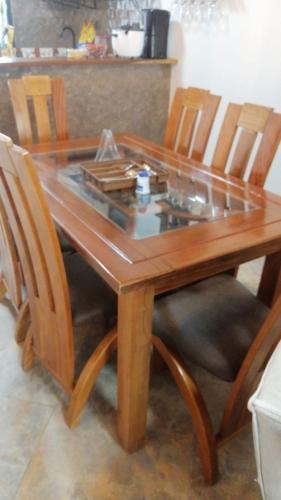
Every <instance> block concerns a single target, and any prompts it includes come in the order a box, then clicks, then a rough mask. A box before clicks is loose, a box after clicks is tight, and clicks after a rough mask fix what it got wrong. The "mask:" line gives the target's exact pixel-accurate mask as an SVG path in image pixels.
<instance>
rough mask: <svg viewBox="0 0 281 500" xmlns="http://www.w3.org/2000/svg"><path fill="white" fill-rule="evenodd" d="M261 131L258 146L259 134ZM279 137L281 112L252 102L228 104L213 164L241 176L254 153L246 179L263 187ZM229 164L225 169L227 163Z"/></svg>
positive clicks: (222, 170)
mask: <svg viewBox="0 0 281 500" xmlns="http://www.w3.org/2000/svg"><path fill="white" fill-rule="evenodd" d="M261 134H262V137H261V142H260V144H259V145H258V144H257V139H258V136H259V135H261ZM280 140H281V114H279V113H275V112H273V109H272V108H267V107H265V106H257V105H255V104H244V105H239V104H233V103H230V104H229V105H228V108H227V111H226V114H225V117H224V121H223V124H222V127H221V130H220V133H219V137H218V141H217V144H216V148H215V152H214V156H213V159H212V162H211V165H212V167H214V168H216V169H218V170H220V171H221V172H224V171H226V169H227V171H228V173H229V174H231V175H234V176H235V177H238V178H240V179H243V178H244V174H245V172H246V169H247V166H248V163H249V159H250V158H251V155H252V153H254V152H255V147H256V146H258V148H257V151H256V153H255V157H254V161H253V164H252V166H251V171H250V174H249V177H248V181H249V182H250V183H251V184H254V185H256V186H260V187H262V186H263V185H264V183H265V181H266V177H267V174H268V172H269V169H270V166H271V163H272V161H273V159H274V156H275V154H276V151H277V148H278V146H279V144H280ZM229 160H230V167H229V169H228V162H229Z"/></svg>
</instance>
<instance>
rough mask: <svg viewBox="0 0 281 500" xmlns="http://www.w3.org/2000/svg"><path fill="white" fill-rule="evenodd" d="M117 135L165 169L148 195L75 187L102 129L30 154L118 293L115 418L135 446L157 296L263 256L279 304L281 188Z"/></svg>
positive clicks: (78, 239)
mask: <svg viewBox="0 0 281 500" xmlns="http://www.w3.org/2000/svg"><path fill="white" fill-rule="evenodd" d="M115 139H116V142H117V144H118V147H119V148H121V150H122V151H123V153H122V154H124V155H125V156H126V155H127V157H128V158H129V157H130V156H131V155H132V154H134V155H135V159H136V158H137V159H138V161H139V158H142V159H145V162H146V164H148V165H152V167H151V168H152V170H153V168H154V167H155V165H156V164H157V165H158V166H159V167H160V168H163V169H164V171H165V172H166V173H168V181H167V179H166V182H162V185H160V184H161V183H160V182H159V183H158V184H157V183H156V185H155V186H154V188H153V189H154V191H152V194H151V197H150V196H149V200H147V199H146V200H144V201H143V200H140V199H138V198H136V196H135V195H134V193H131V194H130V193H129V194H128V193H127V194H128V196H127V197H126V196H125V195H124V193H123V194H122V192H121V194H120V192H119V191H118V193H119V194H118V195H116V193H115V195H113V194H112V193H111V192H103V191H102V189H101V190H100V192H98V191H99V189H98V187H97V186H94V188H93V190H92V191H91V187H90V188H89V186H88V187H87V186H84V187H83V189H82V190H81V189H80V188H79V189H78V185H77V182H76V181H77V179H78V177H79V176H78V177H77V170H75V169H77V168H78V170H79V168H80V166H81V164H88V165H89V164H91V162H93V161H94V158H95V154H96V150H97V146H98V144H99V138H98V137H97V138H93V139H80V140H78V139H77V140H70V141H64V142H59V143H55V144H51V145H50V144H49V145H47V144H46V145H44V144H43V145H42V144H41V145H37V146H34V147H33V149H32V154H33V158H34V162H35V164H36V166H37V170H38V174H39V177H40V180H41V183H42V186H43V188H44V191H45V194H46V197H47V201H48V205H49V208H50V211H51V214H52V217H53V219H54V221H55V223H56V224H57V225H58V226H59V227H60V228H61V230H62V231H63V233H64V234H65V236H66V237H67V238H68V240H69V241H70V243H71V244H72V245H73V246H74V248H75V249H76V250H77V251H78V252H79V253H80V254H81V255H82V256H83V257H84V258H85V259H86V261H87V262H88V263H89V264H90V265H91V266H92V267H93V268H94V269H95V270H96V272H97V273H98V274H99V275H100V276H101V277H102V278H103V279H104V280H105V281H106V282H107V283H108V285H109V286H110V287H111V288H112V289H113V290H114V291H115V292H116V294H117V296H118V325H117V329H118V358H117V359H118V363H117V366H118V413H117V419H118V422H117V428H118V436H119V440H120V444H121V446H122V447H123V448H124V449H125V450H126V451H128V452H133V451H135V450H137V449H139V448H140V447H141V446H143V444H144V439H145V431H146V419H147V406H148V394H149V372H150V357H151V335H152V324H153V305H154V300H155V297H156V296H157V295H158V294H161V293H163V292H167V291H172V290H174V289H176V288H178V287H180V286H183V285H187V284H189V283H192V282H195V281H197V280H200V279H203V278H207V277H209V276H211V275H214V274H216V273H220V272H223V271H228V272H231V271H229V270H232V269H234V268H236V267H237V266H238V265H240V264H242V263H244V262H247V261H250V260H252V259H256V258H258V257H262V256H266V259H265V264H264V268H263V272H262V276H261V281H260V285H259V289H258V296H259V297H260V299H261V300H262V301H263V302H264V303H266V304H267V305H271V304H273V302H274V301H275V299H276V297H277V296H278V294H279V293H280V286H281V272H280V271H281V197H279V196H277V195H274V194H272V193H269V192H267V191H265V190H263V189H261V188H256V187H253V186H251V185H250V184H247V183H244V182H243V181H240V180H238V179H235V178H234V177H230V176H228V175H223V174H221V173H219V172H216V171H215V170H212V169H210V168H208V167H206V166H204V165H202V164H200V163H198V162H195V161H191V160H189V159H187V158H185V157H184V156H182V155H179V154H176V153H174V152H172V151H171V150H168V149H165V148H164V147H162V146H160V145H156V144H154V143H151V142H149V141H147V140H144V139H142V138H140V137H137V136H135V135H132V134H122V135H117V136H116V137H115ZM124 152H125V153H124ZM155 162H156V163H155ZM69 176H70V177H69ZM75 176H76V177H75ZM84 180H85V179H84ZM68 181H69V182H68ZM83 182H84V181H83ZM80 187H81V186H80ZM88 188H89V189H88ZM89 191H90V193H89ZM91 193H92V194H91ZM186 193H188V197H186ZM91 196H92V198H93V200H92V199H91ZM152 198H153V200H154V201H153V203H152ZM187 198H188V204H186V199H187ZM187 314H188V311H187Z"/></svg>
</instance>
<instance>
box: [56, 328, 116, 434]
mask: <svg viewBox="0 0 281 500" xmlns="http://www.w3.org/2000/svg"><path fill="white" fill-rule="evenodd" d="M116 348H117V330H116V328H114V329H113V330H111V331H110V332H109V333H108V334H107V335H106V336H105V337H104V339H103V340H102V341H101V342H100V344H99V345H98V347H97V348H96V350H95V351H94V352H93V354H92V355H91V357H90V358H89V360H88V362H87V363H86V365H85V367H84V368H83V370H82V372H81V374H80V376H79V378H78V381H77V384H76V385H75V388H74V391H73V393H72V396H71V399H70V403H69V406H68V409H67V412H66V414H65V419H66V422H67V424H68V425H69V427H74V426H75V425H77V424H78V423H79V420H80V417H81V414H82V412H83V410H84V407H85V404H86V402H87V400H88V397H89V394H90V392H91V389H92V387H93V385H94V383H95V381H96V379H97V377H98V375H99V373H100V371H101V369H102V367H103V366H104V365H105V364H106V362H107V361H108V359H109V357H110V355H111V353H112V352H113V351H115V350H116Z"/></svg>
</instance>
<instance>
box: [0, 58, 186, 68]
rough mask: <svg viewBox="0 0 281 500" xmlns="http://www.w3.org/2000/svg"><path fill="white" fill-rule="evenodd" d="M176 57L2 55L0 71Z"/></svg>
mask: <svg viewBox="0 0 281 500" xmlns="http://www.w3.org/2000/svg"><path fill="white" fill-rule="evenodd" d="M176 63H177V60H176V59H141V58H129V57H116V56H108V57H103V58H95V57H83V58H79V59H78V58H77V59H75V58H70V57H29V58H25V57H0V71H1V70H2V69H7V68H21V67H27V68H28V67H33V66H59V65H62V66H64V65H73V64H79V65H80V64H81V65H84V64H98V65H99V64H106V65H108V64H137V65H139V64H140V65H151V64H152V65H153V64H165V65H173V64H176Z"/></svg>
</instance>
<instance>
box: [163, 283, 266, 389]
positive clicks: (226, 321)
mask: <svg viewBox="0 0 281 500" xmlns="http://www.w3.org/2000/svg"><path fill="white" fill-rule="evenodd" d="M268 312H269V309H268V308H267V307H266V306H265V305H264V304H262V303H261V302H260V301H259V300H258V299H257V298H256V297H255V296H254V295H252V294H251V293H250V292H249V291H248V290H247V289H246V288H245V287H244V286H243V285H242V284H241V283H239V281H237V280H236V279H234V278H233V277H231V276H230V275H228V274H220V275H218V276H214V277H212V278H209V279H206V280H204V281H200V282H198V283H195V284H194V285H191V286H189V287H186V288H184V289H182V290H179V291H176V292H175V293H172V294H169V295H167V296H164V297H163V298H159V300H157V302H156V307H155V313H154V335H157V336H159V337H160V338H161V339H162V340H163V342H164V343H165V344H166V345H167V346H168V347H169V348H171V349H172V350H173V351H175V352H177V353H178V354H179V355H180V356H181V357H182V358H183V359H184V360H185V361H186V362H187V363H188V361H193V362H194V363H195V364H197V365H199V366H201V367H202V368H205V369H206V370H207V371H209V372H210V373H212V374H213V375H215V376H217V377H218V378H220V379H222V380H226V381H230V382H231V381H233V380H235V378H236V375H237V373H238V371H239V369H240V366H241V364H242V361H243V360H244V358H245V356H246V354H247V352H248V350H249V347H250V345H251V344H252V342H253V340H254V338H255V336H256V335H257V333H258V331H259V328H260V326H261V325H262V323H263V321H264V320H265V318H266V316H267V314H268Z"/></svg>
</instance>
